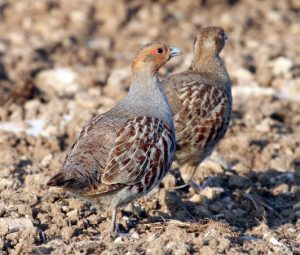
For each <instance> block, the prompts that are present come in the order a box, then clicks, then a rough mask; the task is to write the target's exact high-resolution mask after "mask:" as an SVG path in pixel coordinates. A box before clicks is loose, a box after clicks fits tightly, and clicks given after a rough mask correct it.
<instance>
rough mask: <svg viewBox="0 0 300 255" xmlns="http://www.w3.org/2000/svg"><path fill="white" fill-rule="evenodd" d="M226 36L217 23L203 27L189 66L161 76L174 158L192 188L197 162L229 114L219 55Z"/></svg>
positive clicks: (212, 145) (220, 134)
mask: <svg viewBox="0 0 300 255" xmlns="http://www.w3.org/2000/svg"><path fill="white" fill-rule="evenodd" d="M226 39H227V36H226V34H225V32H224V30H223V29H222V28H220V27H206V28H202V29H201V30H200V32H199V34H198V36H197V37H196V38H195V40H194V56H193V60H192V63H191V66H190V68H189V69H188V70H187V71H185V72H182V73H178V74H174V75H171V76H168V77H166V78H164V79H162V85H163V88H164V90H165V92H166V95H167V97H168V100H169V103H170V105H171V107H172V110H173V113H174V123H175V130H176V156H175V162H176V163H177V165H178V166H179V168H180V170H181V172H182V177H183V179H184V181H185V182H186V183H187V184H193V187H194V188H199V186H197V185H196V183H194V182H193V181H192V177H193V175H194V173H195V171H196V169H197V167H198V165H199V164H200V163H201V162H202V161H203V160H204V159H205V158H206V157H207V156H209V155H210V154H211V152H212V151H213V149H214V148H215V146H216V145H217V144H218V142H219V141H220V140H221V139H222V137H223V136H224V135H225V133H226V131H227V129H228V126H229V122H230V118H231V108H232V96H231V80H230V77H229V74H228V73H227V70H226V68H225V66H224V63H223V61H222V59H221V58H220V56H219V54H220V52H221V51H222V49H223V47H224V45H225V41H226Z"/></svg>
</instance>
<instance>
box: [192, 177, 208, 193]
mask: <svg viewBox="0 0 300 255" xmlns="http://www.w3.org/2000/svg"><path fill="white" fill-rule="evenodd" d="M213 179H214V177H212V176H208V177H207V179H206V180H205V181H204V182H203V183H202V184H198V183H196V182H195V181H193V180H191V181H190V183H189V185H190V186H191V187H192V188H193V189H194V190H195V191H197V192H201V191H202V190H204V189H205V188H206V187H208V186H209V185H210V184H211V183H212V180H213Z"/></svg>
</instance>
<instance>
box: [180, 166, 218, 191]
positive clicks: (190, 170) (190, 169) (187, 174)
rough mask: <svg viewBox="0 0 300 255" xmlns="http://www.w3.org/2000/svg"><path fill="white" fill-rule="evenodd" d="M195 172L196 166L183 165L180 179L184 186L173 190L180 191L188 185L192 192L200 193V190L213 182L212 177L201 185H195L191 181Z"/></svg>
mask: <svg viewBox="0 0 300 255" xmlns="http://www.w3.org/2000/svg"><path fill="white" fill-rule="evenodd" d="M196 170H197V166H194V165H193V166H190V165H185V166H184V167H183V168H182V175H181V176H182V179H183V180H184V182H185V184H184V185H181V186H177V187H175V189H181V188H184V187H186V186H188V185H190V186H191V187H192V188H193V189H194V190H196V191H198V192H201V191H202V190H204V189H205V188H206V187H208V186H209V185H210V183H211V182H212V180H213V177H212V176H209V177H208V178H207V179H206V180H205V181H204V182H203V183H202V185H200V184H198V183H196V182H195V181H194V180H193V176H194V174H195V172H196Z"/></svg>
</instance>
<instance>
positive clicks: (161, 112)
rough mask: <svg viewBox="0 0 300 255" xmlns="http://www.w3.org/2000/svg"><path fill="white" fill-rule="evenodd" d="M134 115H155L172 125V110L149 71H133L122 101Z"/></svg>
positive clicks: (156, 79) (155, 77)
mask: <svg viewBox="0 0 300 255" xmlns="http://www.w3.org/2000/svg"><path fill="white" fill-rule="evenodd" d="M122 107H123V108H124V107H125V108H127V109H128V111H129V113H131V114H134V115H139V116H143V115H147V116H151V117H156V118H159V119H161V120H163V121H164V122H166V123H167V124H168V125H169V126H170V127H171V128H172V127H173V117H172V110H171V108H170V106H169V103H168V101H167V98H166V96H165V94H164V91H163V89H162V87H161V84H160V82H159V80H158V77H157V74H154V75H153V74H151V72H147V70H146V71H144V72H139V73H133V76H132V79H131V84H130V89H129V93H128V95H127V97H126V98H125V99H124V100H123V102H122Z"/></svg>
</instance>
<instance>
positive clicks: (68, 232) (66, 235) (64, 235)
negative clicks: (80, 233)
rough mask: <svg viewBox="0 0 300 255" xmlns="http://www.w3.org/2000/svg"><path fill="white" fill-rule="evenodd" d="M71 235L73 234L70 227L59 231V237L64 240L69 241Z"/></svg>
mask: <svg viewBox="0 0 300 255" xmlns="http://www.w3.org/2000/svg"><path fill="white" fill-rule="evenodd" d="M73 233H74V229H73V227H71V226H68V227H64V228H63V229H62V230H61V237H62V238H63V239H64V240H69V239H70V238H71V237H72V235H73Z"/></svg>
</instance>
